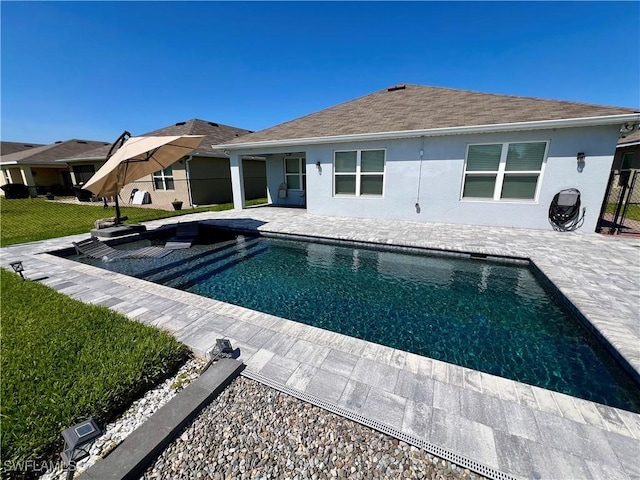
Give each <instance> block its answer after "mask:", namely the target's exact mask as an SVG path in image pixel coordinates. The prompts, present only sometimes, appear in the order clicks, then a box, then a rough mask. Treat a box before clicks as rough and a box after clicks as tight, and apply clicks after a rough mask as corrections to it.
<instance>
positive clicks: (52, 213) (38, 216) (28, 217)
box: [0, 196, 266, 246]
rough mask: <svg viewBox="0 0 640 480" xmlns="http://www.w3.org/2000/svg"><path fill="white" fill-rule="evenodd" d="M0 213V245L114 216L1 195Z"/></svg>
mask: <svg viewBox="0 0 640 480" xmlns="http://www.w3.org/2000/svg"><path fill="white" fill-rule="evenodd" d="M260 203H266V199H258V200H252V201H248V202H247V205H257V204H260ZM231 208H233V204H231V203H226V204H222V205H216V206H212V207H201V208H193V209H189V210H181V211H165V210H155V209H149V208H137V207H131V206H123V207H122V208H121V214H122V215H126V216H127V217H129V220H127V223H139V222H144V221H148V220H155V219H158V218H167V217H174V216H177V215H185V214H189V213H196V212H206V211H221V210H229V209H231ZM0 213H1V216H0V222H1V224H0V245H2V246H6V245H13V244H16V243H25V242H33V241H36V240H45V239H47V238H56V237H64V236H67V235H73V234H77V233H89V230H91V229H92V228H93V223H94V222H95V221H96V220H97V219H99V218H105V217H112V216H114V215H115V208H114V207H110V208H108V209H103V208H102V207H100V206H95V205H75V204H68V203H57V202H47V201H46V200H45V199H43V198H24V199H19V200H7V199H5V198H4V197H2V196H0Z"/></svg>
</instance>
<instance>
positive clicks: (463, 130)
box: [212, 113, 640, 150]
mask: <svg viewBox="0 0 640 480" xmlns="http://www.w3.org/2000/svg"><path fill="white" fill-rule="evenodd" d="M627 122H640V113H629V114H623V115H609V116H606V117H583V118H566V119H560V120H539V121H533V122H517V123H498V124H492V125H474V126H462V127H443V128H429V129H424V130H403V131H398V132H375V133H359V134H355V135H334V136H329V137H307V138H294V139H283V140H268V141H263V142H260V141H258V142H247V143H232V144H222V145H212V147H214V148H216V149H218V150H220V149H226V150H242V149H246V148H264V147H284V146H297V145H317V144H322V143H338V142H357V141H367V140H390V139H396V138H411V137H423V136H424V137H435V136H441V135H468V134H472V133H495V132H509V131H521V130H544V129H551V128H576V127H595V126H602V125H617V124H620V125H622V124H623V123H627Z"/></svg>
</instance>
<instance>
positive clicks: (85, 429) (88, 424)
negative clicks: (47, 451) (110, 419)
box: [60, 418, 102, 480]
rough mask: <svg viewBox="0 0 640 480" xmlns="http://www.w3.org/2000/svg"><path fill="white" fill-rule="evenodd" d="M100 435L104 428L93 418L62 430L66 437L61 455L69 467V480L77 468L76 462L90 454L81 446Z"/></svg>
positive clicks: (63, 435)
mask: <svg viewBox="0 0 640 480" xmlns="http://www.w3.org/2000/svg"><path fill="white" fill-rule="evenodd" d="M100 435H102V430H101V429H100V427H98V424H96V422H95V421H94V420H93V418H90V419H89V420H85V421H84V422H81V423H78V424H77V425H73V426H72V427H69V428H67V429H66V430H65V431H63V432H62V438H64V451H63V452H62V453H61V454H60V456H61V457H62V461H63V462H64V464H65V465H66V466H67V467H68V468H67V480H70V479H72V478H73V474H74V472H75V470H76V462H77V461H78V460H82V459H83V458H85V457H87V456H88V455H89V452H88V451H87V450H86V449H85V448H81V447H82V446H83V445H87V444H89V443H91V442H93V441H94V440H95V439H96V438H98V437H99V436H100Z"/></svg>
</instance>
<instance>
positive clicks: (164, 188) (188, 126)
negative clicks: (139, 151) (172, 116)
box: [60, 119, 266, 206]
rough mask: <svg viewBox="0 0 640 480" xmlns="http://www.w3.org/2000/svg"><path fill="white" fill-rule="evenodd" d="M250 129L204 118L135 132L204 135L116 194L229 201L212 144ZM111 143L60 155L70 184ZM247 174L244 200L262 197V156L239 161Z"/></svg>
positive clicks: (227, 180) (163, 201) (156, 200)
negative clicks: (168, 162)
mask: <svg viewBox="0 0 640 480" xmlns="http://www.w3.org/2000/svg"><path fill="white" fill-rule="evenodd" d="M247 133H250V130H245V129H241V128H236V127H230V126H228V125H222V124H219V123H214V122H208V121H205V120H198V119H192V120H189V121H187V122H179V123H176V124H175V125H171V126H169V127H165V128H161V129H159V130H154V131H152V132H148V133H144V134H141V135H134V136H164V135H205V138H204V139H203V141H202V143H201V144H200V146H199V147H198V148H197V149H196V150H194V151H193V152H191V154H190V155H188V156H186V157H184V158H182V159H180V160H179V161H177V162H176V163H174V164H173V165H172V166H170V167H168V168H165V169H164V170H160V171H158V172H155V173H154V174H152V175H149V176H147V177H144V178H141V179H140V180H138V181H136V182H133V183H130V184H128V185H125V186H124V187H123V188H122V190H121V192H120V198H121V199H122V200H123V201H124V202H125V203H126V202H128V201H129V200H130V199H131V198H132V192H133V191H134V189H137V190H144V191H147V192H149V198H150V200H151V203H152V204H157V205H167V204H169V203H171V202H172V201H174V200H176V199H177V200H180V201H182V202H183V203H184V204H185V205H191V206H195V205H210V204H216V203H229V202H232V201H233V196H232V190H231V171H230V166H229V157H228V155H226V154H225V153H224V151H222V150H216V149H213V148H212V145H213V144H216V143H221V142H224V141H229V140H231V139H234V138H236V137H240V136H242V135H245V134H247ZM110 148H111V146H110V145H109V146H106V147H100V148H97V149H95V150H91V151H88V152H84V153H82V154H78V155H75V156H72V157H69V158H64V159H61V160H60V162H61V163H65V164H68V165H69V167H70V170H71V178H72V180H73V182H74V184H80V183H86V181H87V180H89V178H91V176H92V175H93V174H94V173H95V172H96V171H97V170H98V169H99V168H100V166H102V164H103V163H104V162H105V159H106V156H107V154H108V152H109V149H110ZM243 167H244V169H245V170H246V172H247V174H246V176H245V189H246V192H247V193H246V197H247V199H253V198H264V197H265V196H266V173H265V162H264V159H259V158H247V159H245V161H244V162H243Z"/></svg>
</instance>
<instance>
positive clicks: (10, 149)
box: [0, 142, 45, 156]
mask: <svg viewBox="0 0 640 480" xmlns="http://www.w3.org/2000/svg"><path fill="white" fill-rule="evenodd" d="M44 145H45V144H44V143H24V142H0V156H2V155H9V154H10V153H16V152H22V151H23V150H29V149H31V148H35V147H44Z"/></svg>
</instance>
